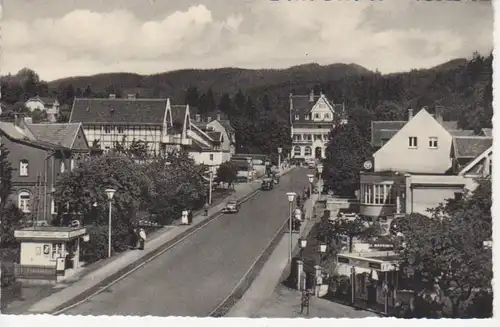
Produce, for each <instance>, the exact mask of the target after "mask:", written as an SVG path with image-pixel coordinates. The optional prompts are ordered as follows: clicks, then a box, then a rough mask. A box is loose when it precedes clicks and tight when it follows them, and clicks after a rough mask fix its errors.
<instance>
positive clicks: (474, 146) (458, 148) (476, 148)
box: [453, 136, 493, 159]
mask: <svg viewBox="0 0 500 327" xmlns="http://www.w3.org/2000/svg"><path fill="white" fill-rule="evenodd" d="M492 145H493V138H492V137H488V136H456V137H454V138H453V149H454V152H455V158H457V159H458V158H476V157H477V156H479V155H481V154H482V153H483V152H484V151H486V150H488V149H489V148H490V147H491V146H492Z"/></svg>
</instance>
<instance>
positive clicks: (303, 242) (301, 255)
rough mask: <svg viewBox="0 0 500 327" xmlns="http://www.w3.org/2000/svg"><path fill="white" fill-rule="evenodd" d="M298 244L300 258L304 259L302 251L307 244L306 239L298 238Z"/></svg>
mask: <svg viewBox="0 0 500 327" xmlns="http://www.w3.org/2000/svg"><path fill="white" fill-rule="evenodd" d="M299 244H300V259H301V260H302V261H304V254H303V251H304V249H305V248H306V246H307V239H306V238H301V239H299Z"/></svg>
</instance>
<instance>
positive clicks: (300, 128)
mask: <svg viewBox="0 0 500 327" xmlns="http://www.w3.org/2000/svg"><path fill="white" fill-rule="evenodd" d="M346 121H347V120H346V116H345V108H344V106H343V105H338V104H337V105H335V104H332V103H331V102H330V101H329V100H328V99H327V98H326V96H325V95H324V94H320V95H315V94H314V91H311V93H310V94H309V95H292V94H290V125H291V134H292V153H291V157H292V158H298V159H311V158H318V159H323V158H325V149H326V144H327V143H328V135H329V133H330V130H331V129H332V128H334V127H335V124H336V123H341V124H342V123H345V122H346Z"/></svg>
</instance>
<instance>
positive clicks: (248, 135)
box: [2, 54, 493, 153]
mask: <svg viewBox="0 0 500 327" xmlns="http://www.w3.org/2000/svg"><path fill="white" fill-rule="evenodd" d="M492 61H493V55H492V54H490V55H489V56H486V57H485V56H481V55H479V54H474V55H473V56H471V58H469V59H455V60H451V61H449V62H446V63H443V64H441V65H438V66H436V67H433V68H430V69H420V70H412V71H410V72H402V73H395V74H386V75H382V74H380V73H379V72H371V71H369V70H367V69H365V68H363V67H361V66H358V65H355V64H349V65H346V64H333V65H328V66H320V65H317V64H307V65H301V66H295V67H291V68H288V69H283V70H249V69H239V68H223V69H209V70H180V71H173V72H168V73H163V74H158V75H149V76H141V75H137V74H130V73H116V74H100V75H95V76H88V77H72V78H67V79H64V80H57V81H52V82H49V83H47V82H45V81H42V80H40V79H39V77H38V75H37V74H36V72H34V71H32V70H30V69H23V70H21V71H20V72H19V73H17V74H16V75H9V76H4V77H3V79H2V105H3V106H4V108H3V109H4V110H3V112H4V113H3V116H4V117H5V116H12V115H13V113H14V112H16V111H17V112H20V111H26V109H25V108H24V102H25V101H26V100H27V99H28V98H29V97H31V96H34V95H36V94H38V95H40V96H41V97H47V96H49V97H57V98H58V99H59V102H60V103H61V104H62V105H63V107H62V112H61V116H60V120H61V121H65V120H67V117H68V116H69V110H70V105H71V104H72V102H73V98H74V97H75V96H76V97H82V96H84V97H95V98H97V97H107V96H108V94H109V93H114V94H116V95H117V97H121V96H126V94H130V93H134V94H136V96H137V97H139V98H141V97H167V96H168V97H170V98H171V99H172V102H173V103H177V104H184V103H188V104H190V105H191V106H192V107H197V108H198V111H199V112H201V113H208V112H213V111H214V110H216V109H219V110H221V111H223V112H225V113H226V114H228V116H229V117H230V119H231V123H232V124H233V125H234V127H235V129H236V135H237V143H238V151H239V152H243V153H249V152H264V153H272V152H276V148H277V147H278V146H284V147H286V146H287V145H290V144H291V140H290V127H289V117H288V106H289V104H288V95H289V93H290V92H292V93H294V94H309V92H310V90H311V89H314V90H315V91H316V92H317V93H319V92H320V91H321V92H323V93H324V94H325V95H326V96H327V97H328V98H329V99H330V100H331V101H332V102H334V103H344V104H345V108H346V110H347V112H348V114H349V116H350V119H351V120H352V121H354V122H355V123H356V124H357V126H358V128H359V130H360V132H361V134H362V135H363V136H364V137H366V138H368V137H369V135H370V122H371V121H372V120H402V119H406V117H407V109H408V108H413V109H415V113H416V112H417V111H418V110H419V109H421V108H422V107H424V106H428V107H429V109H430V110H431V111H432V109H433V108H434V106H435V105H441V106H444V115H445V119H448V120H451V119H453V120H458V122H459V126H460V127H461V128H467V129H475V130H478V129H480V128H481V127H491V118H492V115H493V106H492V99H493V88H492V76H493V68H492ZM286 150H287V149H286Z"/></svg>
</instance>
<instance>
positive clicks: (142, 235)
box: [139, 228, 146, 250]
mask: <svg viewBox="0 0 500 327" xmlns="http://www.w3.org/2000/svg"><path fill="white" fill-rule="evenodd" d="M145 243H146V231H145V230H144V229H143V228H141V229H139V250H144V244H145Z"/></svg>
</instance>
